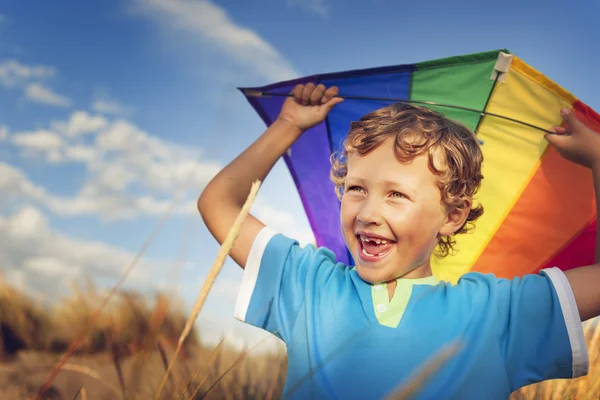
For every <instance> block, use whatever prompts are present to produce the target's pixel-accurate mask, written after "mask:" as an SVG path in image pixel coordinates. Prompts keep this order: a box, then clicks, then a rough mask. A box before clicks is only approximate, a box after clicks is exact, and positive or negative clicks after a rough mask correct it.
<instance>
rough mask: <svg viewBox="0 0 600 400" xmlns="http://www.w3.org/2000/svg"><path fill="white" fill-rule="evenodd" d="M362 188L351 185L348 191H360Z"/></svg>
mask: <svg viewBox="0 0 600 400" xmlns="http://www.w3.org/2000/svg"><path fill="white" fill-rule="evenodd" d="M362 190H363V188H361V187H360V186H350V187H349V188H348V192H354V191H357V192H360V191H362Z"/></svg>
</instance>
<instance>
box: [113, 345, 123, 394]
mask: <svg viewBox="0 0 600 400" xmlns="http://www.w3.org/2000/svg"><path fill="white" fill-rule="evenodd" d="M111 350H112V351H111V353H112V354H111V355H112V362H113V364H114V366H115V370H116V371H117V377H118V378H119V385H120V386H121V392H122V393H123V398H124V399H126V398H127V390H126V387H125V378H124V377H123V369H122V368H121V354H120V353H121V352H120V351H119V348H118V347H117V346H115V345H113V346H112V349H111Z"/></svg>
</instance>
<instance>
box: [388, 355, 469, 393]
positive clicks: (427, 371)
mask: <svg viewBox="0 0 600 400" xmlns="http://www.w3.org/2000/svg"><path fill="white" fill-rule="evenodd" d="M460 347H461V346H460V343H451V344H449V345H447V346H445V347H444V348H443V349H442V350H440V351H439V352H438V353H437V354H436V355H435V356H434V357H433V359H431V360H430V361H428V362H426V363H425V365H423V366H422V367H421V369H420V370H419V371H417V372H416V374H414V375H413V377H412V378H411V379H410V380H409V381H408V382H407V383H406V384H404V385H403V386H401V387H400V388H399V389H397V390H395V391H394V392H393V393H392V394H390V395H389V396H388V397H387V400H406V399H410V398H411V397H413V396H414V395H415V394H416V393H417V392H418V391H419V390H420V389H421V388H422V387H423V386H424V385H425V382H426V381H427V380H428V379H430V378H431V376H432V375H433V374H435V373H436V372H437V371H438V370H439V369H440V368H441V367H442V366H443V365H444V364H445V363H446V362H447V361H448V360H449V359H450V358H452V357H453V356H454V355H455V354H456V353H457V352H458V351H459V350H460Z"/></svg>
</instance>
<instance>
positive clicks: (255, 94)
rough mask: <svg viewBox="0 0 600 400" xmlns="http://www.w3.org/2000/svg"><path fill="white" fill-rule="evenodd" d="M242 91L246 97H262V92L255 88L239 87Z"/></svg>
mask: <svg viewBox="0 0 600 400" xmlns="http://www.w3.org/2000/svg"><path fill="white" fill-rule="evenodd" d="M241 91H242V93H244V95H246V96H248V97H262V95H263V92H261V91H260V90H256V89H241Z"/></svg>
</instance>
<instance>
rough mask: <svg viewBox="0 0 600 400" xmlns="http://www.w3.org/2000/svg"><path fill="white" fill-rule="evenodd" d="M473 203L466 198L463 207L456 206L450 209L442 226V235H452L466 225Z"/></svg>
mask: <svg viewBox="0 0 600 400" xmlns="http://www.w3.org/2000/svg"><path fill="white" fill-rule="evenodd" d="M471 204H472V202H471V201H470V200H465V202H464V204H463V206H462V207H461V208H457V207H455V208H453V209H452V210H450V212H449V213H448V215H447V216H446V220H445V222H444V224H443V225H442V227H441V228H440V235H441V236H450V235H452V234H454V233H455V232H456V231H457V230H459V229H460V228H461V227H462V226H463V225H464V223H465V221H466V220H467V217H468V216H469V212H470V211H471Z"/></svg>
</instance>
